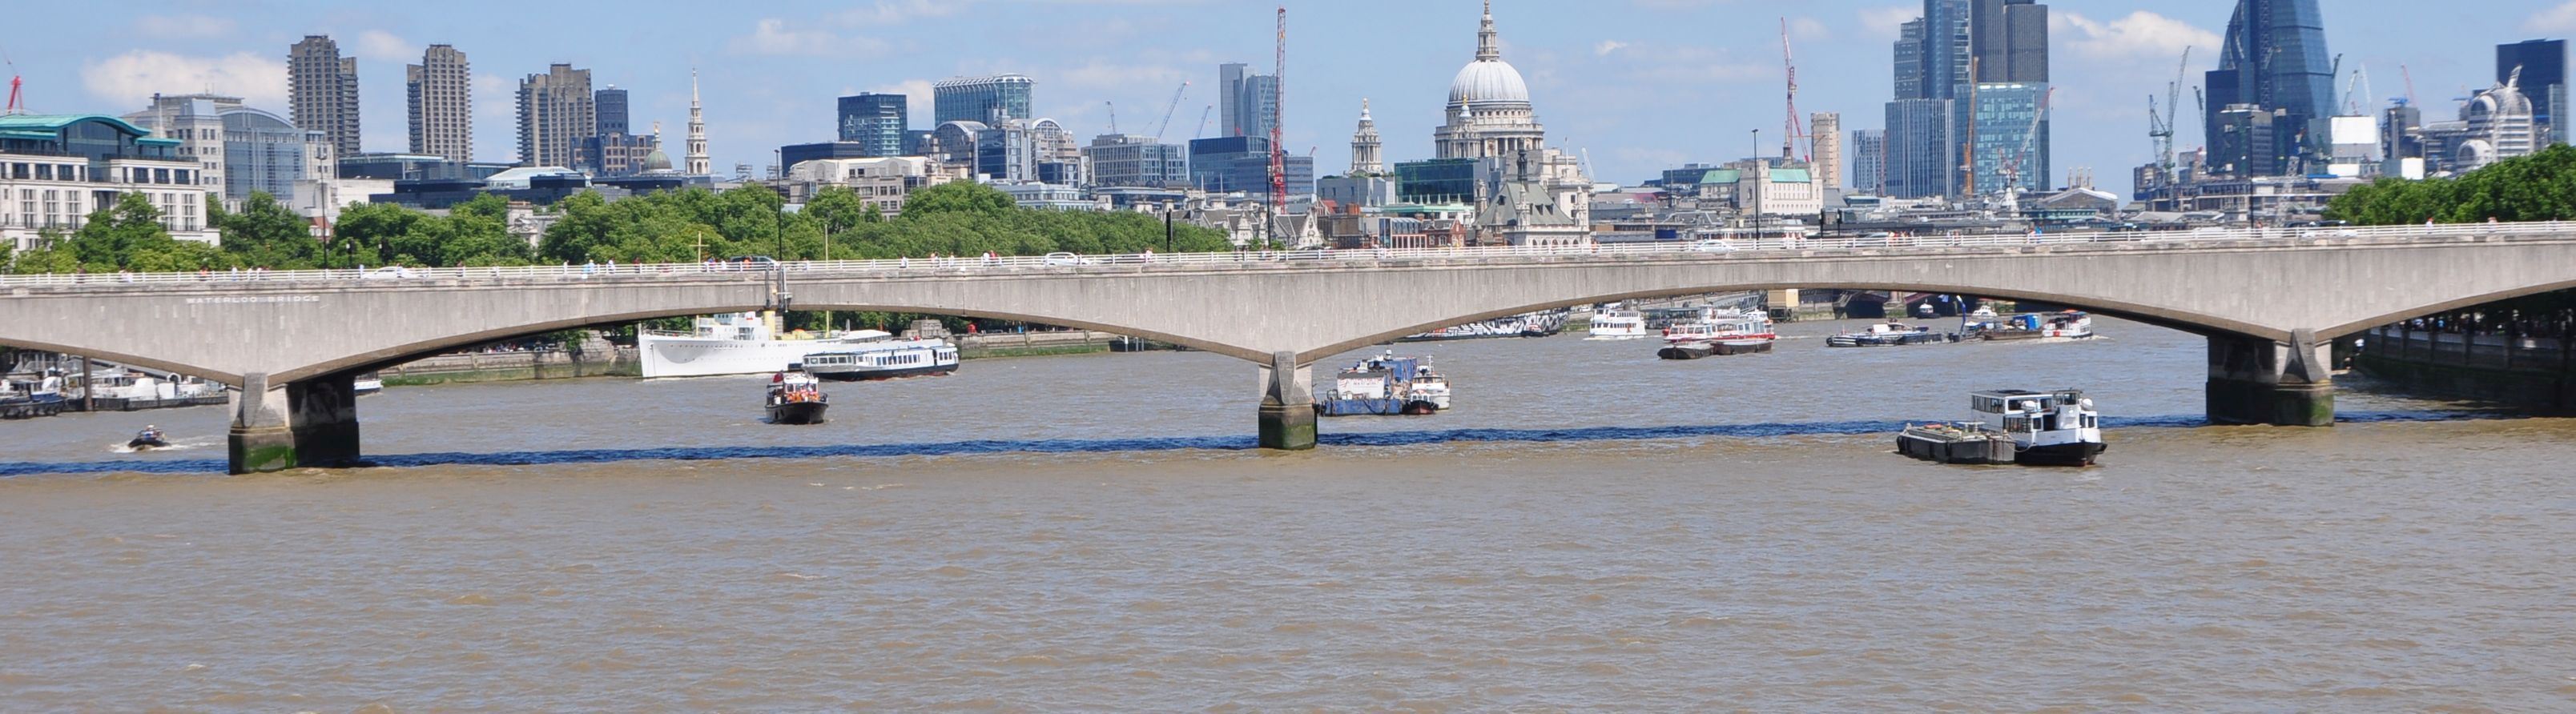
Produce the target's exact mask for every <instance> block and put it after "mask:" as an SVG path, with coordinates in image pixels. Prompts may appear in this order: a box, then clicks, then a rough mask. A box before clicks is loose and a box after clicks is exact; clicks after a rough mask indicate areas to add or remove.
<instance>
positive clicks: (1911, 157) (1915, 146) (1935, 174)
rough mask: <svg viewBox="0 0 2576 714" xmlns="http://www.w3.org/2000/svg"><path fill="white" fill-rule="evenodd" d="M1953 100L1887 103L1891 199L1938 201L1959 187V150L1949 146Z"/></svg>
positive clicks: (1887, 173)
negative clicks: (1933, 199) (1934, 199)
mask: <svg viewBox="0 0 2576 714" xmlns="http://www.w3.org/2000/svg"><path fill="white" fill-rule="evenodd" d="M1951 104H1952V101H1951V100H1948V99H1899V100H1896V101H1893V102H1889V103H1888V104H1887V130H1886V131H1887V140H1886V154H1887V167H1886V168H1885V169H1884V175H1885V176H1886V180H1885V182H1884V186H1885V188H1884V190H1885V193H1886V195H1887V196H1888V197H1891V198H1937V197H1942V196H1948V195H1951V193H1953V191H1954V190H1955V188H1956V187H1957V186H1958V177H1959V170H1958V163H1957V161H1956V160H1955V159H1956V157H1957V156H1958V153H1959V149H1958V147H1955V146H1951V145H1950V137H1951V136H1952V133H1951V120H1952V119H1953V116H1952V114H1953V113H1952V111H1951Z"/></svg>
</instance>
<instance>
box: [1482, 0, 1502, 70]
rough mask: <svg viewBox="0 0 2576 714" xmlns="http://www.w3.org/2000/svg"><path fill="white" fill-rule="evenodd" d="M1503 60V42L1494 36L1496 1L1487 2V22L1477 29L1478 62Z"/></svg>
mask: <svg viewBox="0 0 2576 714" xmlns="http://www.w3.org/2000/svg"><path fill="white" fill-rule="evenodd" d="M1502 58H1503V46H1502V41H1501V40H1500V39H1498V38H1497V37H1496V36H1495V34H1494V0H1485V22H1484V24H1483V25H1480V26H1478V27H1477V28H1476V61H1479V62H1483V61H1489V60H1499V59H1502Z"/></svg>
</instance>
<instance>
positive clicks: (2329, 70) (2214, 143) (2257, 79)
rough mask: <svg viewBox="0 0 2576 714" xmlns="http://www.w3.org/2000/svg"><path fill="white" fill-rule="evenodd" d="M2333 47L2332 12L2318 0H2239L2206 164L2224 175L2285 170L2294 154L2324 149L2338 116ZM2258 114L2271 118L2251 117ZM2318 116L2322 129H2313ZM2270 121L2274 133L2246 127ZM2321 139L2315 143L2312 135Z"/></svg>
mask: <svg viewBox="0 0 2576 714" xmlns="http://www.w3.org/2000/svg"><path fill="white" fill-rule="evenodd" d="M2328 57H2330V55H2328V54H2327V53H2326V29H2325V16H2324V15H2323V13H2321V12H2320V11H2319V10H2318V9H2317V0H2237V1H2236V14H2234V15H2233V16H2230V17H2229V18H2228V20H2227V37H2226V39H2225V40H2224V42H2223V43H2222V45H2221V46H2220V47H2219V54H2218V69H2215V70H2211V71H2210V72H2209V73H2208V74H2206V75H2204V76H2203V78H2202V79H2203V84H2204V85H2205V86H2207V87H2208V88H2209V101H2208V103H2207V106H2206V111H2207V112H2208V113H2207V114H2206V115H2204V116H2203V117H2202V121H2203V122H2204V126H2203V129H2204V131H2205V132H2206V136H2208V137H2209V139H2208V141H2209V160H2208V161H2209V163H2208V168H2207V169H2206V170H2207V171H2209V172H2210V173H2212V174H2216V175H2224V176H2277V175H2282V174H2286V173H2290V172H2292V171H2295V170H2296V168H2297V167H2296V166H2295V165H2294V163H2293V161H2292V159H2293V158H2295V157H2298V156H2302V155H2314V154H2318V153H2321V152H2318V151H2311V150H2309V149H2321V148H2323V147H2325V146H2326V144H2325V139H2326V136H2325V134H2326V132H2325V131H2324V130H2323V128H2324V124H2325V122H2326V120H2327V119H2328V118H2329V117H2332V116H2333V115H2334V113H2335V112H2334V109H2335V101H2334V66H2333V65H2332V64H2331V63H2330V62H2329V61H2328V59H2327V58H2328ZM2255 114H2268V115H2271V116H2270V118H2269V119H2268V120H2251V119H2250V118H2251V117H2252V116H2253V115H2255ZM2311 122H2313V123H2315V124H2316V125H2317V130H2315V131H2311V130H2310V124H2311ZM2257 126H2262V127H2265V128H2266V129H2267V130H2268V131H2269V132H2270V133H2271V134H2270V135H2269V136H2260V137H2257V136H2247V135H2244V134H2243V132H2245V131H2249V130H2251V129H2252V128H2254V127H2257ZM2309 139H2313V141H2308V140H2309Z"/></svg>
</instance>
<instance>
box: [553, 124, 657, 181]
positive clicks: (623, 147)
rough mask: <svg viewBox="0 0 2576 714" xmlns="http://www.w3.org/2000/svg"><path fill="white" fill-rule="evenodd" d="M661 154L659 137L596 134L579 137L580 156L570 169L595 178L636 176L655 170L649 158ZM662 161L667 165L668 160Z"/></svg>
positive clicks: (618, 133) (619, 133) (623, 133)
mask: <svg viewBox="0 0 2576 714" xmlns="http://www.w3.org/2000/svg"><path fill="white" fill-rule="evenodd" d="M661 152H662V138H661V137H658V136H649V135H648V136H637V135H634V134H628V133H625V132H617V133H614V134H596V135H592V136H585V137H582V139H581V157H580V159H579V160H578V161H576V162H575V163H574V164H573V168H577V169H581V170H582V171H583V172H585V173H588V174H590V175H591V176H594V177H598V178H623V177H627V176H639V175H643V174H644V173H646V172H649V171H652V170H653V169H654V167H653V166H652V164H651V159H652V157H653V156H654V155H656V154H660V153H661ZM662 161H663V162H664V163H666V164H667V163H669V162H670V158H669V157H664V158H663V159H662ZM662 168H664V169H668V168H670V167H669V166H663V167H662Z"/></svg>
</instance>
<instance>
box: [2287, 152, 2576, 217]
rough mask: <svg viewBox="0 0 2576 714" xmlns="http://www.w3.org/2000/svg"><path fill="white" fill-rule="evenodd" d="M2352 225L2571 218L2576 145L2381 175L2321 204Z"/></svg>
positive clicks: (2575, 186)
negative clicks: (2413, 175)
mask: <svg viewBox="0 0 2576 714" xmlns="http://www.w3.org/2000/svg"><path fill="white" fill-rule="evenodd" d="M2325 217H2326V218H2328V219H2331V220H2339V221H2346V222H2350V223H2353V224H2356V225H2366V226H2388V225H2413V224H2421V223H2427V222H2431V223H2482V222H2485V221H2488V220H2497V221H2565V220H2576V147H2569V146H2567V145H2565V144H2558V145H2554V146H2550V147H2549V148H2546V149H2542V150H2541V151H2539V152H2538V153H2535V154H2532V155H2530V156H2521V157H2515V158H2511V159H2505V160H2503V161H2498V162H2495V163H2493V164H2488V165H2487V166H2486V167H2485V168H2481V169H2478V170H2476V171H2471V172H2468V173H2464V174H2460V175H2458V176H2453V177H2449V178H2432V179H2424V180H2421V181H2410V180H2406V179H2399V178H2383V179H2380V180H2378V181H2376V182H2372V183H2369V184H2365V185H2361V186H2356V187H2354V188H2353V189H2352V190H2351V191H2349V192H2346V193H2344V194H2343V195H2341V196H2336V197H2335V198H2334V200H2333V201H2330V202H2328V203H2327V204H2326V210H2325Z"/></svg>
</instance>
